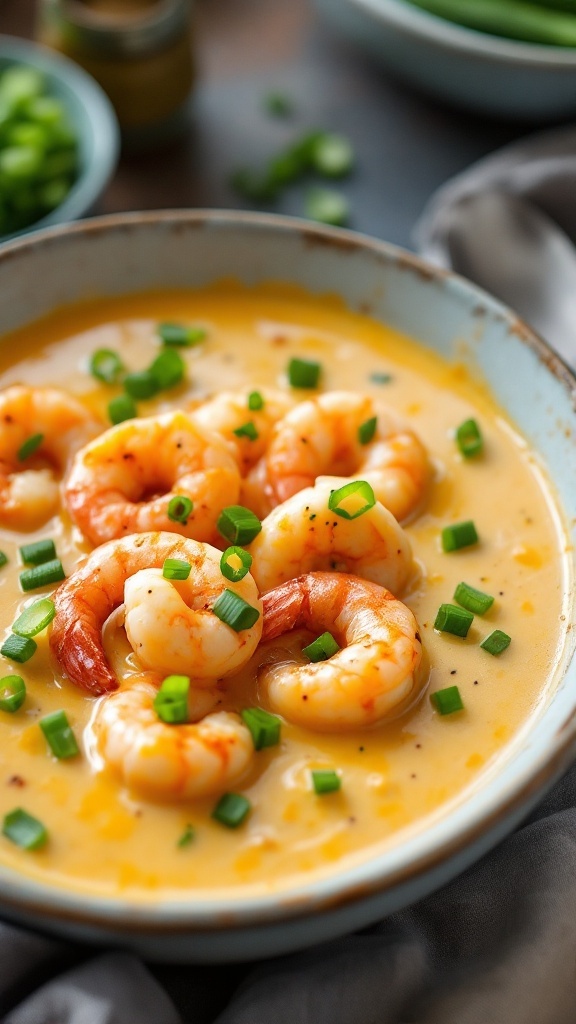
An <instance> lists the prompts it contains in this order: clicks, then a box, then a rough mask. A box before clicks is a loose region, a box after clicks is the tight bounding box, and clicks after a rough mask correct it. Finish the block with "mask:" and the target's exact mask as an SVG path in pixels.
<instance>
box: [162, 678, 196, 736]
mask: <svg viewBox="0 0 576 1024" xmlns="http://www.w3.org/2000/svg"><path fill="white" fill-rule="evenodd" d="M189 692H190V679H189V677H188V676H167V677H166V679H165V680H164V682H163V683H162V686H161V687H160V689H159V690H158V693H157V694H156V696H155V698H154V710H155V712H156V714H157V715H158V718H160V719H161V720H162V721H163V722H167V723H168V725H180V724H182V723H183V722H187V721H188V694H189Z"/></svg>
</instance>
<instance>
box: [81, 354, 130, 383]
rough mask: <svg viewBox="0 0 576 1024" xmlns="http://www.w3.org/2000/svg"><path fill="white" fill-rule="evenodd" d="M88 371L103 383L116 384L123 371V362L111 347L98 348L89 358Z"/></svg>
mask: <svg viewBox="0 0 576 1024" xmlns="http://www.w3.org/2000/svg"><path fill="white" fill-rule="evenodd" d="M89 368H90V373H91V374H92V376H93V377H96V379H97V380H101V381H104V383H105V384H116V382H117V381H118V380H119V379H120V377H121V376H122V374H123V373H124V364H123V363H122V360H121V359H120V356H119V355H118V353H117V352H114V351H113V349H111V348H99V349H98V350H97V352H93V354H92V356H91V358H90V364H89Z"/></svg>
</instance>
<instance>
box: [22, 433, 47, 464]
mask: <svg viewBox="0 0 576 1024" xmlns="http://www.w3.org/2000/svg"><path fill="white" fill-rule="evenodd" d="M43 440H44V434H32V437H29V438H28V439H27V440H26V441H24V444H23V445H21V447H20V448H19V449H18V459H19V460H20V462H24V461H25V460H26V459H28V458H30V456H31V455H34V452H36V451H38V449H39V447H40V445H41V444H42V441H43Z"/></svg>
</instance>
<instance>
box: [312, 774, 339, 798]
mask: <svg viewBox="0 0 576 1024" xmlns="http://www.w3.org/2000/svg"><path fill="white" fill-rule="evenodd" d="M310 774H311V776H312V785H313V787H314V792H315V793H317V794H318V796H324V794H325V793H336V792H337V790H339V789H340V788H341V786H342V780H341V778H340V776H339V775H338V772H335V771H331V770H330V769H328V768H319V769H318V770H317V771H313V772H311V773H310Z"/></svg>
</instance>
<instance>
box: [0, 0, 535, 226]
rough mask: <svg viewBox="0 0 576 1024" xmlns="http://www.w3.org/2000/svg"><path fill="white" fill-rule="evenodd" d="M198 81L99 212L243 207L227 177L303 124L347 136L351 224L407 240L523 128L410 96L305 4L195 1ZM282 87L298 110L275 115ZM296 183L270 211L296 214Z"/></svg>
mask: <svg viewBox="0 0 576 1024" xmlns="http://www.w3.org/2000/svg"><path fill="white" fill-rule="evenodd" d="M34 6H35V4H34V2H33V0H0V31H2V32H7V33H12V34H14V35H20V36H31V35H32V31H33V14H34ZM195 11H196V51H197V62H198V69H199V73H198V83H197V86H196V90H195V94H194V96H193V99H192V110H191V119H190V129H189V131H188V133H187V134H186V135H185V136H184V137H183V138H182V139H181V140H180V141H178V142H177V143H173V144H172V145H170V146H167V147H164V148H163V149H160V150H156V151H154V152H149V153H146V154H139V155H132V156H124V157H123V158H122V161H121V163H120V166H119V168H118V171H117V173H116V175H115V177H114V179H113V181H112V182H111V184H110V186H109V188H108V190H107V191H106V194H105V196H104V197H103V200H102V203H101V206H100V210H99V211H98V212H102V213H112V212H116V211H119V210H138V209H154V208H165V207H225V208H238V207H246V206H247V204H246V203H245V202H243V201H242V200H241V199H239V197H238V196H237V195H236V194H235V192H234V191H233V189H232V188H231V186H230V183H229V179H230V175H231V172H232V171H233V170H234V169H236V168H238V167H242V166H246V165H248V166H250V165H252V166H256V167H258V166H259V165H261V164H262V163H263V162H264V161H265V159H266V158H268V157H269V156H270V155H271V154H273V153H274V152H276V151H277V150H278V149H280V148H281V147H282V146H284V145H285V144H286V143H288V142H290V141H291V140H292V139H293V138H295V137H296V136H298V135H299V134H301V133H302V132H303V131H305V130H306V129H308V128H329V129H333V130H337V131H339V132H343V133H345V134H346V135H347V136H349V138H350V139H351V140H352V142H353V144H354V147H355V150H356V153H357V158H358V165H357V170H356V173H355V174H354V176H353V177H352V178H351V179H350V180H349V181H347V182H345V183H344V184H343V185H342V186H341V187H342V190H343V191H344V192H345V193H346V195H347V196H348V198H349V201H350V207H351V211H352V214H351V221H350V224H351V227H354V228H356V229H358V230H360V231H364V232H367V233H370V234H373V235H376V236H378V237H380V238H385V239H387V240H388V241H391V242H396V243H398V244H401V245H405V246H412V245H413V243H412V239H411V232H412V229H413V226H414V223H415V221H416V219H417V218H418V216H419V214H420V213H421V211H422V209H423V207H424V205H425V203H426V201H427V199H428V198H429V196H430V195H431V194H432V193H433V192H434V190H435V189H436V188H437V187H438V186H439V185H440V184H441V183H442V182H443V181H445V180H446V179H447V178H449V177H451V176H452V175H453V174H456V173H457V172H458V171H460V170H462V169H463V168H465V167H466V166H468V165H469V164H470V163H472V162H473V161H475V160H477V159H478V158H479V157H481V156H483V155H484V154H486V153H489V152H490V151H492V150H494V149H496V148H498V147H500V146H501V145H504V144H505V143H506V142H509V141H511V140H512V139H514V138H517V137H518V136H519V135H522V134H525V133H526V132H527V131H528V130H529V127H527V126H526V125H520V124H514V123H510V122H507V123H506V122H498V121H495V120H490V119H487V118H482V117H478V116H474V115H471V114H466V113H461V112H457V111H454V110H450V109H448V108H445V107H443V106H441V105H439V104H438V103H437V102H436V101H432V100H428V99H427V98H426V97H424V96H422V95H417V94H416V93H413V92H411V91H409V90H408V89H407V88H406V87H405V86H403V85H401V84H399V83H396V82H395V81H394V80H393V79H392V78H390V77H388V76H387V75H386V74H385V73H384V72H383V71H382V70H381V69H380V68H379V67H378V66H377V65H375V64H374V63H372V62H371V61H369V60H368V58H367V57H365V56H364V54H363V53H362V52H361V51H359V50H357V49H356V48H355V47H353V46H352V45H351V44H348V43H347V42H346V41H345V40H343V39H342V38H340V37H337V36H336V35H334V34H333V33H332V31H331V30H330V29H329V28H328V27H327V26H326V25H325V24H324V23H323V22H322V20H321V19H320V17H319V16H318V15H317V14H316V13H315V11H314V9H313V6H312V3H311V0H284V2H282V0H197V3H196V5H195ZM272 90H273V91H280V92H282V93H285V94H286V95H287V96H289V97H290V98H291V99H292V100H293V103H294V107H295V113H294V116H293V117H292V118H290V119H287V120H280V119H273V118H271V117H270V116H269V115H267V114H266V113H265V111H264V109H263V98H264V97H265V96H266V94H267V93H269V92H270V91H272ZM302 200H303V196H302V189H301V188H298V187H295V188H293V189H291V190H289V191H288V192H287V193H286V194H285V195H284V196H283V198H282V200H281V201H280V202H279V203H278V205H277V206H276V207H275V208H276V209H277V210H279V211H280V212H283V213H289V214H295V215H301V214H302V209H303V201H302Z"/></svg>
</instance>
